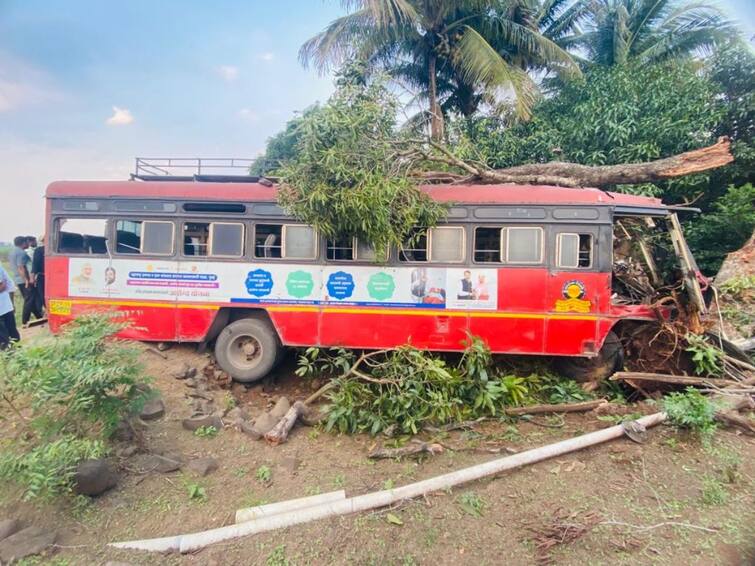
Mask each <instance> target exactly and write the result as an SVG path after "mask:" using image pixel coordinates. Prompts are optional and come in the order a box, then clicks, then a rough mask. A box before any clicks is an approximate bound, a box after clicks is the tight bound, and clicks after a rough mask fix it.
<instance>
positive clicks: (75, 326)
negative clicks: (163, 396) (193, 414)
mask: <svg viewBox="0 0 755 566" xmlns="http://www.w3.org/2000/svg"><path fill="white" fill-rule="evenodd" d="M121 328H123V325H121V324H116V323H114V322H112V321H111V320H110V318H109V317H108V316H107V315H91V316H84V317H80V318H78V319H77V320H76V321H75V322H72V323H70V324H68V325H66V327H65V328H64V330H63V331H62V333H61V334H60V335H59V336H57V337H53V336H45V337H39V338H37V339H34V340H30V341H28V342H21V343H20V344H17V345H15V346H14V347H13V348H11V349H9V350H8V351H5V352H3V353H1V354H0V393H1V397H2V402H3V403H5V404H6V405H7V406H8V407H9V408H10V409H11V411H12V412H13V413H14V414H15V415H16V418H17V419H18V421H19V424H20V425H21V426H22V427H23V428H24V430H23V433H22V434H19V435H17V436H16V437H8V438H6V439H5V441H4V443H3V451H2V456H1V457H0V478H3V479H6V480H13V481H16V482H18V483H19V484H21V485H23V486H24V487H25V488H26V493H25V496H26V497H27V498H34V497H52V496H56V495H63V494H67V493H70V487H71V480H72V477H73V472H74V470H75V468H76V464H78V462H80V461H82V460H85V459H88V458H95V457H100V456H102V455H104V454H105V453H106V451H107V448H106V444H105V442H106V441H107V439H108V438H109V437H110V435H111V434H112V433H113V431H114V430H115V428H116V426H117V425H118V423H119V422H120V421H121V420H122V419H124V418H125V417H128V416H129V415H132V414H135V413H136V412H138V411H139V410H140V409H141V408H142V406H143V404H144V401H145V400H146V399H147V398H148V396H149V395H150V392H149V389H148V388H147V387H146V385H145V382H144V380H143V378H142V369H141V365H140V364H139V361H138V355H139V352H138V350H137V349H136V348H134V347H132V346H129V345H127V344H126V343H124V342H121V341H119V340H116V339H114V338H113V335H114V334H115V333H116V332H117V331H118V330H120V329H121Z"/></svg>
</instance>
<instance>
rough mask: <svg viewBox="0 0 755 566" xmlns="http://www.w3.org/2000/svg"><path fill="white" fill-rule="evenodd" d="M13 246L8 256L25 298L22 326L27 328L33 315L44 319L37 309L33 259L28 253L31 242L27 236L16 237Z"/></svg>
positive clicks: (16, 282) (18, 285)
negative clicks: (32, 274)
mask: <svg viewBox="0 0 755 566" xmlns="http://www.w3.org/2000/svg"><path fill="white" fill-rule="evenodd" d="M13 245H14V246H15V247H14V248H13V250H11V252H10V254H8V261H9V262H10V268H11V275H12V276H13V281H14V282H15V284H16V287H18V288H19V290H20V291H21V295H22V296H23V297H24V308H23V310H22V311H21V326H23V327H26V325H27V324H29V319H30V318H31V315H32V313H33V314H34V316H35V317H37V318H42V313H41V312H40V311H39V310H38V308H37V300H36V296H35V295H36V293H35V291H34V281H32V278H31V272H30V271H29V266H30V264H31V258H30V257H29V255H28V254H27V253H26V249H27V248H28V247H29V242H28V241H27V240H26V236H16V237H15V238H14V239H13Z"/></svg>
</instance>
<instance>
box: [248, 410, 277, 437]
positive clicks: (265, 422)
mask: <svg viewBox="0 0 755 566" xmlns="http://www.w3.org/2000/svg"><path fill="white" fill-rule="evenodd" d="M279 420H280V419H276V418H275V417H274V416H273V415H272V413H262V414H261V415H260V416H259V417H257V418H256V419H255V420H254V428H255V429H256V430H257V432H259V433H260V434H262V435H263V436H264V435H266V434H267V433H268V432H270V431H271V430H272V429H273V427H274V426H275V425H277V424H278V421H279Z"/></svg>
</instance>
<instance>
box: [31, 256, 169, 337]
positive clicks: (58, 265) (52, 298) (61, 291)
mask: <svg viewBox="0 0 755 566" xmlns="http://www.w3.org/2000/svg"><path fill="white" fill-rule="evenodd" d="M68 271H69V269H68V258H67V257H62V256H51V257H50V256H48V257H47V258H45V275H46V277H45V295H46V298H47V308H48V321H49V325H50V330H51V331H52V332H59V331H60V328H61V327H62V326H63V325H64V324H66V323H67V322H70V321H71V320H73V319H74V318H76V317H77V316H81V315H83V314H87V313H93V312H109V313H112V314H113V318H114V319H115V320H117V321H118V322H124V323H126V324H128V325H129V326H128V327H127V328H125V329H123V330H122V331H120V332H119V333H118V336H120V337H121V338H129V339H132V340H146V341H150V340H152V341H173V340H175V339H176V320H175V311H176V307H175V303H174V302H167V303H166V302H161V301H134V300H127V299H124V300H119V299H114V298H105V297H71V296H69V294H68V280H69V277H68Z"/></svg>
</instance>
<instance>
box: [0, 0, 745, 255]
mask: <svg viewBox="0 0 755 566" xmlns="http://www.w3.org/2000/svg"><path fill="white" fill-rule="evenodd" d="M721 5H722V6H723V7H724V9H726V10H727V11H728V12H729V14H730V15H731V17H732V18H734V19H736V20H738V21H740V22H741V23H742V25H743V28H744V29H745V30H746V33H748V36H750V37H752V35H753V34H754V33H755V27H754V25H755V0H725V1H722V2H721ZM342 13H343V10H342V8H341V6H340V2H337V1H335V0H332V1H323V0H277V1H269V0H214V1H213V2H207V1H194V2H187V1H186V0H182V1H178V0H151V1H147V0H129V1H128V2H113V1H102V0H88V1H85V0H64V1H58V0H47V1H42V0H0V171H1V172H2V176H1V177H0V241H10V240H12V238H13V237H14V236H16V235H19V234H40V233H41V232H42V230H43V225H44V201H43V195H44V191H45V188H46V186H47V185H48V184H49V183H50V182H52V181H55V180H62V179H68V180H70V179H127V178H128V175H129V174H130V173H132V172H133V171H134V158H135V157H137V156H142V157H246V158H250V157H254V156H256V155H258V154H259V153H260V152H262V151H263V150H264V147H265V141H266V140H267V138H268V137H270V136H271V135H273V134H275V133H276V132H277V131H279V130H280V129H281V128H282V127H283V125H284V124H285V123H286V121H287V120H289V119H290V118H292V117H293V116H294V113H295V112H297V111H301V110H303V109H304V108H306V107H307V106H309V105H311V104H313V103H315V102H316V101H318V100H319V101H323V100H325V99H327V97H328V95H329V94H330V92H331V91H332V85H331V79H330V78H329V77H322V76H319V75H318V74H317V73H316V72H315V71H314V70H312V69H305V68H303V67H302V65H301V64H300V63H299V61H298V58H297V52H298V49H299V46H300V45H301V44H302V42H304V41H305V40H306V39H308V38H309V37H311V36H313V35H314V34H316V33H317V32H319V31H320V30H322V29H323V28H324V27H325V26H326V25H327V23H329V22H330V21H332V20H333V19H334V18H336V17H338V16H340V15H341V14H342Z"/></svg>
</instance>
